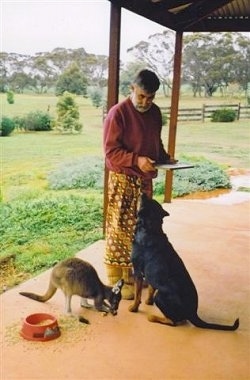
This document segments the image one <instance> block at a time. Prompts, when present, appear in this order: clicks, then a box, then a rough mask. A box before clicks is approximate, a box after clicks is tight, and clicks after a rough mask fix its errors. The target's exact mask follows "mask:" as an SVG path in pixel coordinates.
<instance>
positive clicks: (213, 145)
mask: <svg viewBox="0 0 250 380" xmlns="http://www.w3.org/2000/svg"><path fill="white" fill-rule="evenodd" d="M157 100H158V103H159V104H163V102H170V99H169V98H167V99H163V98H159V99H157ZM0 101H1V105H2V112H3V114H4V115H7V116H16V115H21V114H26V113H28V112H30V111H31V110H37V109H39V110H43V111H44V110H47V108H48V106H49V107H50V111H49V112H50V113H51V114H52V115H53V116H56V102H57V98H56V97H55V96H51V95H15V103H14V104H13V105H10V104H8V103H7V101H6V96H5V95H4V94H1V97H0ZM209 101H210V102H212V101H213V102H214V103H215V102H219V101H220V102H221V98H218V97H217V98H213V99H212V100H211V99H209ZM223 101H224V102H228V100H223ZM234 101H235V100H234ZM201 102H203V103H204V99H200V98H195V99H194V98H190V97H189V98H187V99H186V98H185V97H184V98H183V99H181V101H180V105H181V106H190V107H192V106H197V103H199V105H200V104H201ZM206 102H207V100H206ZM77 103H78V104H79V109H80V115H81V122H83V125H84V128H83V132H82V134H81V135H61V134H59V133H57V132H54V131H52V132H40V133H14V134H12V135H11V136H10V137H7V138H2V139H1V140H0V143H1V151H2V157H1V161H2V162H1V169H2V175H1V177H2V178H1V179H2V196H3V198H4V200H5V201H8V200H11V199H13V196H15V194H17V193H18V192H19V190H21V191H22V190H24V189H25V188H27V189H35V190H38V189H40V190H45V189H46V186H47V182H46V177H47V173H48V171H50V170H52V169H54V168H55V167H56V166H57V165H58V164H60V163H63V162H65V161H70V160H72V159H75V158H81V157H84V156H86V155H96V156H98V155H99V156H103V151H102V110H101V108H99V109H97V108H95V107H93V106H92V105H91V103H90V100H89V99H86V98H83V97H77ZM162 139H163V142H164V145H165V146H166V147H167V140H168V127H164V128H163V133H162ZM249 139H250V132H249V120H239V121H236V122H233V123H212V122H210V121H206V122H205V123H201V122H180V123H179V124H178V128H177V138H176V158H178V157H179V156H180V155H181V154H187V155H191V156H192V155H193V156H199V157H205V158H207V159H210V160H212V161H216V162H218V163H220V164H222V165H225V167H227V166H228V167H237V168H249V163H250V162H249ZM15 197H16V196H15Z"/></svg>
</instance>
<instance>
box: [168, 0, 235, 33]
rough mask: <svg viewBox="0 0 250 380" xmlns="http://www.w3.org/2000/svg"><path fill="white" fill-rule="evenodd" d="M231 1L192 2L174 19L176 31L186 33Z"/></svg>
mask: <svg viewBox="0 0 250 380" xmlns="http://www.w3.org/2000/svg"><path fill="white" fill-rule="evenodd" d="M232 1H233V0H210V1H207V0H199V1H196V2H193V3H192V4H191V5H190V6H189V7H187V8H185V9H184V10H183V11H180V12H179V13H178V15H176V16H175V18H176V23H175V24H176V29H177V30H183V31H187V30H190V28H191V29H193V28H194V27H195V24H197V23H199V22H200V21H201V20H203V19H204V18H205V17H208V16H209V15H210V14H211V13H212V12H214V11H216V10H217V9H219V8H222V7H223V6H224V5H226V4H229V3H230V2H232Z"/></svg>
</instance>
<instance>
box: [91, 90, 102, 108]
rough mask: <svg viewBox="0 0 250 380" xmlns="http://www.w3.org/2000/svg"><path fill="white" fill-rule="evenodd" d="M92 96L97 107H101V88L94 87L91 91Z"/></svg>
mask: <svg viewBox="0 0 250 380" xmlns="http://www.w3.org/2000/svg"><path fill="white" fill-rule="evenodd" d="M90 98H91V101H92V104H93V106H95V107H96V108H98V107H100V106H101V104H102V91H101V90H100V89H99V88H94V89H92V91H90Z"/></svg>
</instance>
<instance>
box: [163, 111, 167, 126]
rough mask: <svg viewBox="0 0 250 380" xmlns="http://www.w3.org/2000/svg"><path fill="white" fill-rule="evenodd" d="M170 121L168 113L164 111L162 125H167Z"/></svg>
mask: <svg viewBox="0 0 250 380" xmlns="http://www.w3.org/2000/svg"><path fill="white" fill-rule="evenodd" d="M167 122H168V115H167V113H165V112H163V113H162V125H167Z"/></svg>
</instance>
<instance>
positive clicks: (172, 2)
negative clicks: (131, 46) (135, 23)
mask: <svg viewBox="0 0 250 380" xmlns="http://www.w3.org/2000/svg"><path fill="white" fill-rule="evenodd" d="M109 1H111V2H112V3H114V4H116V5H119V6H120V7H122V8H125V9H127V10H129V11H131V12H133V13H136V14H138V15H140V16H143V17H145V18H147V19H148V20H151V21H154V22H156V23H157V24H160V25H162V26H164V27H166V28H169V29H172V30H175V31H180V32H249V31H250V0H193V1H190V0H189V1H188V0H109Z"/></svg>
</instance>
